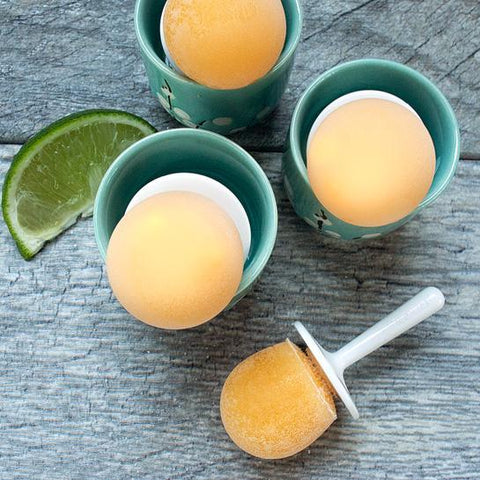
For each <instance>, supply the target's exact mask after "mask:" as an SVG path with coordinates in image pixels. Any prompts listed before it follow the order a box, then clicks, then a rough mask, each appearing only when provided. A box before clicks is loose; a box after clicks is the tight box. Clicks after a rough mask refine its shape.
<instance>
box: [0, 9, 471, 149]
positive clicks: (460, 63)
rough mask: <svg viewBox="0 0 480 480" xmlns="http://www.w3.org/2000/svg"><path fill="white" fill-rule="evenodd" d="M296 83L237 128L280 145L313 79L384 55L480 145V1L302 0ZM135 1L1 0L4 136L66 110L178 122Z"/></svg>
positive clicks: (466, 143) (256, 142) (22, 132)
mask: <svg viewBox="0 0 480 480" xmlns="http://www.w3.org/2000/svg"><path fill="white" fill-rule="evenodd" d="M303 6H304V12H305V22H304V31H303V35H302V42H301V44H300V46H299V49H298V55H297V62H296V68H295V70H294V72H293V75H292V79H291V83H290V87H289V88H288V91H287V92H286V94H285V96H284V99H283V101H282V103H281V105H280V107H279V108H278V109H277V111H276V112H275V114H274V115H273V116H272V117H270V118H269V119H268V120H267V121H266V122H265V123H264V124H263V125H261V126H259V127H256V128H252V129H250V130H249V131H247V132H245V133H242V134H241V135H238V136H236V137H234V139H235V140H236V141H237V142H239V143H241V144H242V145H244V146H247V147H250V148H257V149H270V150H271V149H274V150H277V151H278V150H280V149H281V148H282V145H283V142H284V139H285V135H286V132H287V129H288V124H289V121H290V118H291V113H292V111H293V109H294V106H295V103H296V102H297V100H298V98H299V97H300V95H301V94H302V92H303V91H304V90H305V89H306V87H307V86H308V85H309V84H310V83H311V82H312V81H313V80H314V79H315V78H316V77H317V76H318V75H319V74H320V73H322V72H324V71H325V70H326V69H328V68H330V67H332V66H334V65H336V64H338V63H340V62H343V61H346V60H351V59H356V58H362V57H380V58H388V59H392V60H397V61H399V62H403V63H405V64H407V65H410V66H412V67H414V68H416V69H418V70H419V71H420V72H422V73H423V74H425V75H427V76H428V77H429V78H431V79H432V80H433V81H435V82H436V83H437V84H438V86H439V87H440V88H441V89H442V90H443V92H444V93H445V94H446V96H447V97H448V98H449V100H450V101H451V103H452V105H453V107H454V109H455V111H456V114H457V116H458V119H459V123H460V127H461V131H462V139H463V149H464V151H465V152H469V153H475V154H480V102H479V89H480V83H479V82H480V80H479V78H480V76H479V74H478V73H479V67H480V35H479V22H480V3H479V2H478V0H425V1H418V0H346V1H341V2H339V1H334V0H322V1H318V0H304V1H303ZM133 8H134V0H117V1H115V2H113V3H112V1H110V0H79V1H77V2H72V1H70V0H50V1H49V2H34V1H32V0H16V1H13V0H0V19H1V20H0V21H1V22H2V26H1V29H0V44H1V45H2V48H1V49H0V98H1V105H2V108H1V111H0V142H3V143H8V142H11V143H22V142H24V141H25V140H26V138H27V137H29V136H30V135H32V134H33V133H34V132H35V131H36V130H38V129H39V128H40V127H42V126H44V125H46V124H48V123H50V122H51V121H53V120H56V119H58V118H59V117H62V116H64V115H65V114H67V113H70V112H74V111H77V110H81V109H84V108H93V107H95V108H96V107H113V108H120V109H125V110H128V111H131V112H132V113H136V114H139V115H141V116H143V117H145V118H146V119H147V120H149V121H150V122H152V123H153V124H154V125H155V126H156V127H157V128H159V129H165V128H174V127H177V126H178V124H177V123H176V122H175V121H173V120H171V119H170V118H169V116H168V115H167V114H166V113H165V112H164V111H163V110H162V108H161V107H160V106H159V104H158V103H157V101H156V100H155V99H154V98H153V96H152V95H151V94H150V92H149V90H148V86H147V81H146V76H145V73H144V69H143V65H142V63H141V61H140V58H139V55H138V52H137V49H136V41H135V35H134V30H133Z"/></svg>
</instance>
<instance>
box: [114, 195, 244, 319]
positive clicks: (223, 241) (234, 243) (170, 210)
mask: <svg viewBox="0 0 480 480" xmlns="http://www.w3.org/2000/svg"><path fill="white" fill-rule="evenodd" d="M243 262H244V257H243V248H242V242H241V240H240V236H239V233H238V230H237V228H236V226H235V224H234V222H233V220H232V219H231V218H230V217H229V216H228V215H227V214H226V213H225V211H224V210H223V209H222V208H220V206H218V205H217V204H216V203H215V202H213V201H212V200H210V199H208V198H206V197H204V196H202V195H199V194H197V193H191V192H168V193H161V194H158V195H155V196H153V197H150V198H148V199H146V200H144V201H143V202H141V203H139V204H138V205H136V206H135V207H134V208H132V209H131V210H129V211H128V212H127V213H126V214H125V216H124V217H123V218H122V219H121V220H120V222H119V223H118V224H117V226H116V227H115V230H114V231H113V234H112V236H111V239H110V243H109V245H108V250H107V273H108V278H109V281H110V285H111V287H112V290H113V292H114V294H115V296H116V297H117V299H118V300H119V302H120V303H121V304H122V305H123V306H124V308H125V309H126V310H128V311H129V312H130V313H131V314H132V315H133V316H135V317H136V318H138V319H139V320H141V321H143V322H145V323H148V324H149V325H153V326H155V327H160V328H166V329H183V328H190V327H195V326H197V325H200V324H202V323H204V322H206V321H208V320H211V319H212V318H213V317H215V316H216V315H217V314H219V313H220V312H221V311H222V310H223V309H224V308H225V307H226V306H227V305H228V304H229V303H230V301H231V300H232V298H233V296H234V295H235V293H236V292H237V289H238V286H239V284H240V280H241V278H242V272H243Z"/></svg>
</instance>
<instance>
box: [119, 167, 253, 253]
mask: <svg viewBox="0 0 480 480" xmlns="http://www.w3.org/2000/svg"><path fill="white" fill-rule="evenodd" d="M166 192H192V193H198V194H199V195H203V196H204V197H206V198H208V199H210V200H212V201H213V202H215V203H216V204H217V205H218V206H219V207H220V208H222V209H223V210H224V211H225V213H226V214H227V215H228V216H229V217H230V218H231V219H232V220H233V222H234V223H235V226H236V227H237V230H238V233H239V235H240V240H241V242H242V247H243V256H244V259H245V260H246V259H247V257H248V253H249V251H250V244H251V227H250V221H249V220H248V215H247V212H246V211H245V209H244V208H243V205H242V203H241V202H240V200H239V199H238V198H237V197H236V196H235V195H234V194H233V193H232V192H231V191H230V190H229V189H228V188H227V187H226V186H225V185H223V184H221V183H220V182H217V180H214V179H213V178H210V177H207V176H205V175H199V174H197V173H172V174H171V175H165V176H163V177H159V178H157V179H155V180H153V181H151V182H150V183H147V184H146V185H145V186H144V187H143V188H141V189H140V190H139V191H138V192H137V193H136V194H135V196H134V197H133V198H132V200H131V201H130V203H129V204H128V206H127V209H126V211H125V213H127V212H128V211H129V210H131V209H132V208H133V207H135V206H136V205H138V204H139V203H140V202H143V201H144V200H146V199H147V198H150V197H152V196H154V195H157V194H159V193H166Z"/></svg>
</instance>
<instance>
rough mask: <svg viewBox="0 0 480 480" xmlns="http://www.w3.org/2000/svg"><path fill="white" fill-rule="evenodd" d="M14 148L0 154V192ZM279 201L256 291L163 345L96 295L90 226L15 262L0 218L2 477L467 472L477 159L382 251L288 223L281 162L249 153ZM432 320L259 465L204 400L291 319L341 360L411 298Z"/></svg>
mask: <svg viewBox="0 0 480 480" xmlns="http://www.w3.org/2000/svg"><path fill="white" fill-rule="evenodd" d="M17 149H18V147H16V146H3V147H0V158H1V160H0V181H2V180H3V176H4V174H5V172H6V170H7V168H8V166H9V163H10V161H11V157H12V155H13V154H14V152H15V151H16V150H17ZM252 153H253V155H254V156H255V157H256V158H257V160H258V161H259V163H260V164H261V165H262V167H263V168H264V169H265V171H266V172H267V175H268V177H269V178H270V180H271V182H272V184H273V187H274V191H275V195H276V198H277V201H278V206H279V233H278V241H277V245H276V248H275V250H274V252H273V255H272V258H271V260H270V262H269V263H268V265H267V267H266V269H265V272H264V274H263V275H262V277H261V279H260V281H259V282H258V284H257V285H256V287H255V289H254V291H253V292H252V293H251V294H250V295H249V296H248V297H246V298H245V299H243V300H242V301H241V302H240V303H239V304H238V305H237V307H235V308H234V309H233V310H232V311H230V312H228V313H225V314H224V315H222V316H221V317H219V318H217V319H216V320H214V321H212V322H210V323H208V324H207V325H205V326H202V327H200V328H197V329H194V330H190V331H184V332H176V333H175V332H165V331H160V330H155V329H153V328H150V327H147V326H145V325H143V324H141V323H140V322H137V321H135V320H134V319H132V318H131V317H130V316H129V315H128V314H127V313H126V312H125V311H123V310H122V308H121V307H120V306H119V304H118V303H117V302H116V301H115V300H114V298H112V294H111V291H110V289H109V286H108V283H107V279H106V276H105V271H104V268H103V266H102V262H101V260H100V257H99V254H98V252H97V249H96V246H95V240H94V236H93V227H92V222H91V220H89V219H87V220H82V221H80V222H79V223H78V224H77V225H75V226H74V227H72V228H71V229H70V230H69V231H67V232H66V233H65V234H64V235H62V236H61V237H60V238H59V239H58V240H57V241H54V242H52V243H51V244H49V245H48V246H47V247H46V248H45V249H44V250H43V251H42V252H41V253H40V254H39V255H38V256H37V257H36V258H35V259H34V260H33V261H32V262H30V263H27V262H25V261H23V260H22V259H21V258H20V256H19V254H18V253H17V251H16V249H15V246H14V244H13V242H12V240H11V238H10V236H9V234H8V232H7V229H6V226H5V224H4V223H3V222H0V259H1V265H2V268H1V270H0V289H1V291H0V331H1V341H0V372H1V374H0V478H1V479H2V480H10V479H17V478H18V479H36V480H42V479H45V480H47V479H48V480H56V479H59V480H60V479H62V480H63V479H85V478H89V479H97V478H98V479H109V480H117V479H131V478H133V479H152V480H153V479H172V480H173V479H178V480H180V479H182V480H190V479H191V480H194V479H195V480H214V479H229V478H241V479H249V480H250V479H251V480H256V479H272V480H273V479H275V480H283V479H285V480H291V479H293V478H295V479H305V480H306V479H313V478H329V479H331V480H337V479H338V480H345V479H353V480H357V479H358V480H364V479H367V478H368V479H385V478H389V479H396V480H397V479H398V480H402V479H415V480H418V479H428V480H434V479H435V480H438V479H453V478H455V479H474V478H478V472H479V471H480V416H479V415H478V413H479V405H480V386H479V377H480V347H479V345H480V314H479V310H478V305H479V303H480V298H479V297H480V295H479V290H478V285H479V283H480V244H479V241H478V238H479V237H480V198H479V196H478V191H479V188H480V163H478V162H471V161H462V162H460V166H459V169H458V174H457V176H456V178H455V180H454V182H453V184H452V185H451V186H450V187H449V189H448V190H447V191H446V192H445V193H444V194H443V196H442V197H441V198H440V199H439V200H438V201H437V203H435V204H434V205H433V206H431V207H430V208H428V209H427V210H425V211H424V212H423V213H422V214H421V215H419V216H418V217H417V218H416V219H414V220H413V221H412V222H411V223H409V224H408V225H407V226H405V227H404V228H402V229H401V230H399V231H398V232H397V233H394V234H392V235H390V236H388V237H386V238H385V239H381V240H375V241H371V242H369V243H343V242H338V241H335V240H330V239H325V238H323V237H321V236H319V235H318V234H317V233H316V232H315V231H314V230H313V229H311V228H310V227H308V226H307V225H306V224H304V223H303V222H302V221H301V220H300V219H299V218H297V217H296V216H295V214H294V212H293V211H292V208H291V206H290V204H289V202H288V200H287V198H286V196H285V193H284V191H283V187H282V185H281V174H280V155H279V154H276V153H261V154H257V153H255V152H252ZM428 285H435V286H438V287H439V288H441V289H442V290H443V292H444V293H445V295H446V298H447V304H446V306H445V308H444V309H443V310H442V311H441V312H440V313H439V314H437V315H436V316H435V317H433V318H431V319H430V320H428V321H425V322H424V323H422V324H421V325H419V326H418V327H416V328H415V329H413V330H411V331H410V332H408V333H407V334H406V335H404V336H403V337H401V338H399V339H397V340H396V341H395V342H393V343H392V344H390V345H388V346H386V347H384V348H383V349H381V350H379V351H378V352H376V353H374V354H372V355H371V356H370V357H369V358H367V359H365V360H363V361H362V362H360V364H358V365H357V366H355V367H353V368H352V369H351V370H350V371H348V372H347V375H346V380H347V383H348V384H349V386H350V389H351V392H352V394H353V396H354V398H355V400H356V402H357V405H358V407H359V410H360V412H361V415H362V416H361V418H360V420H358V421H354V420H353V419H351V418H350V417H349V415H348V413H347V412H346V410H345V409H344V408H343V407H341V406H340V405H339V406H338V409H339V420H338V421H337V422H336V423H335V424H334V425H333V426H332V427H331V429H330V430H329V431H328V432H327V433H326V434H325V435H324V436H323V437H322V438H321V439H320V440H319V441H317V442H316V443H315V444H314V445H313V446H312V447H311V448H309V449H308V450H307V451H305V452H303V453H301V454H299V455H297V456H296V457H294V458H291V459H287V460H283V461H277V462H265V461H260V460H257V459H254V458H251V457H249V456H247V455H246V454H244V453H242V452H241V451H239V450H238V449H237V448H236V447H235V446H234V445H233V444H232V443H231V442H230V440H229V439H228V437H227V435H226V434H225V432H224V430H223V427H222V424H221V421H220V416H219V408H218V402H219V395H220V391H221V387H222V384H223V381H224V380H225V378H226V376H227V375H228V373H229V371H230V370H231V369H232V368H233V367H234V366H235V365H236V364H237V363H238V362H239V361H240V360H241V359H243V358H245V357H246V356H248V355H249V354H251V353H253V352H255V351H257V350H258V349H261V348H263V347H266V346H268V345H270V344H273V343H276V342H279V341H281V340H283V339H284V338H285V337H287V336H289V337H290V338H292V340H299V339H298V337H297V335H296V334H295V331H294V328H293V325H292V322H293V321H294V320H301V321H303V322H304V323H305V324H306V325H307V326H308V327H310V328H311V330H312V331H313V332H314V333H315V334H316V335H317V337H318V338H319V339H321V342H322V343H323V344H324V345H325V346H326V347H328V348H330V349H335V348H338V347H340V346H341V345H342V344H344V343H345V342H346V341H348V340H349V339H351V338H353V337H354V336H355V335H356V334H358V333H360V332H362V331H363V330H364V329H366V328H367V327H368V326H370V325H371V324H373V323H374V322H375V321H377V320H379V319H380V318H381V317H382V316H384V315H385V314H387V313H388V312H390V311H391V310H393V309H394V308H395V307H397V306H398V305H399V304H400V303H402V302H404V301H405V300H407V299H408V298H409V297H411V296H413V295H414V294H415V293H417V291H419V290H420V289H421V288H422V287H425V286H428Z"/></svg>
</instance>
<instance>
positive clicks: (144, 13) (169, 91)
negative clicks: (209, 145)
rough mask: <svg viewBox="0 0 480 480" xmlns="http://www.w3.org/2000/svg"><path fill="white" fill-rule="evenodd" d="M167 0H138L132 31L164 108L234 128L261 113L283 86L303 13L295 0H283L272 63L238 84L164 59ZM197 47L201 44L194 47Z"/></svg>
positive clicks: (211, 126) (194, 122)
mask: <svg viewBox="0 0 480 480" xmlns="http://www.w3.org/2000/svg"><path fill="white" fill-rule="evenodd" d="M165 3H166V0H137V4H136V8H135V31H136V34H137V40H138V43H139V46H140V54H141V56H142V59H143V62H144V64H145V68H146V71H147V76H148V80H149V83H150V89H151V90H152V92H153V94H154V95H155V96H156V97H157V99H158V100H159V102H160V103H161V104H162V106H163V107H164V108H165V110H166V111H167V112H168V113H169V114H170V115H171V116H172V117H174V118H175V119H177V120H178V121H179V122H180V123H182V124H183V125H185V126H187V127H194V128H201V129H205V130H211V131H213V132H217V133H220V134H222V135H228V134H233V133H235V132H238V131H241V130H243V129H245V128H247V127H249V126H251V125H254V124H256V123H258V122H260V121H262V120H263V119H265V118H266V117H267V116H268V115H269V114H270V113H271V112H272V111H273V110H274V108H275V107H276V106H277V104H278V102H279V101H280V98H281V96H282V95H283V92H284V91H285V88H286V87H287V83H288V79H289V77H290V72H291V70H292V66H293V61H294V55H295V50H296V48H297V45H298V42H299V40H300V33H301V29H302V15H301V10H300V5H299V1H298V0H282V3H283V6H284V9H285V14H286V19H287V35H286V41H285V46H284V49H283V52H282V54H281V56H280V58H279V60H278V61H277V63H276V65H275V66H274V67H273V69H272V70H271V71H270V72H269V73H267V74H266V75H265V76H264V77H262V78H261V79H259V80H257V81H256V82H254V83H252V84H251V85H248V86H246V87H243V88H239V89H235V90H215V89H211V88H208V87H205V86H203V85H199V84H198V83H195V82H193V81H191V80H189V79H188V78H186V77H183V76H182V75H179V74H178V73H176V72H175V71H173V70H172V69H171V68H169V67H168V66H167V65H166V64H165V52H164V51H163V49H162V44H161V40H160V18H161V14H162V10H163V7H164V5H165ZM199 48H200V47H199Z"/></svg>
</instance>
